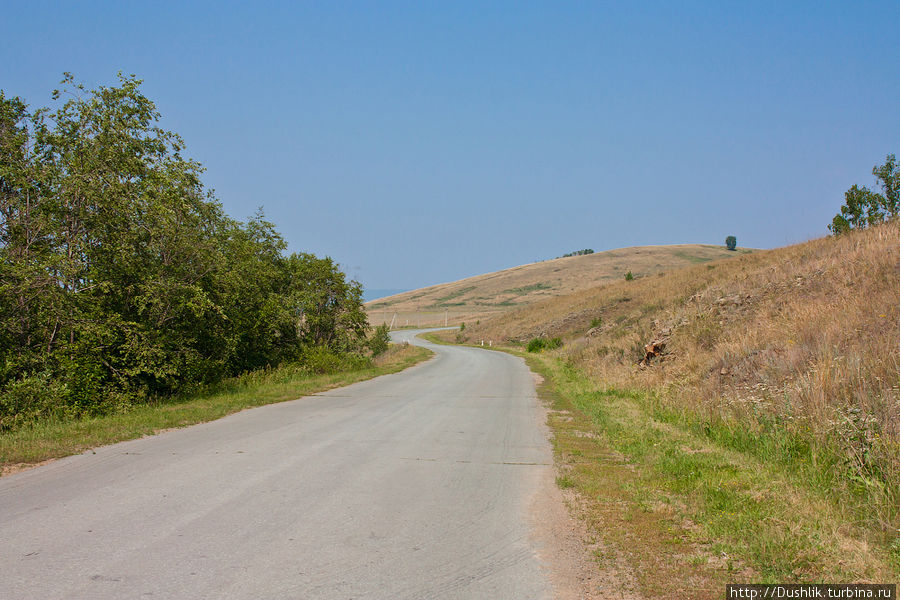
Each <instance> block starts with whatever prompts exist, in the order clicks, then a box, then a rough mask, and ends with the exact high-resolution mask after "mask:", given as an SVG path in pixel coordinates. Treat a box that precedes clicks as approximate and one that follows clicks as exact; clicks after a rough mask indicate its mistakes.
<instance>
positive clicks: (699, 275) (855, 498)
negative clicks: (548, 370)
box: [463, 222, 900, 564]
mask: <svg viewBox="0 0 900 600" xmlns="http://www.w3.org/2000/svg"><path fill="white" fill-rule="evenodd" d="M463 337H464V338H467V339H468V340H469V341H473V340H474V341H476V342H477V341H478V340H480V339H490V340H493V342H494V344H497V343H498V341H502V340H508V341H512V342H515V343H522V342H525V341H527V340H531V339H532V338H535V337H547V338H553V337H561V338H562V341H563V346H562V347H561V348H559V349H557V350H553V351H552V353H554V354H556V355H558V356H559V358H561V359H562V360H563V361H565V363H566V364H568V365H570V366H572V367H574V368H576V369H578V370H579V372H582V373H586V374H588V375H589V376H590V378H591V379H592V380H593V381H599V382H602V385H607V386H614V387H616V388H618V389H636V390H642V392H650V394H651V395H650V397H652V398H656V399H657V400H654V402H657V401H658V404H657V405H654V406H655V408H653V409H652V410H653V411H663V412H664V413H665V414H669V415H671V414H675V415H678V417H677V420H678V422H680V423H683V424H684V426H685V427H688V428H692V430H696V431H699V432H700V434H701V435H706V436H708V437H709V438H710V439H712V440H714V441H715V442H716V443H721V444H723V445H725V446H726V447H729V448H733V449H737V450H740V451H742V452H748V453H751V454H752V455H754V456H756V457H758V458H759V459H760V460H763V461H765V462H767V463H772V464H782V465H784V466H786V467H787V468H788V470H790V471H791V472H794V473H796V474H797V477H798V479H801V480H804V481H807V482H810V483H809V485H811V486H813V487H814V488H815V489H816V490H818V491H819V492H821V493H823V494H824V495H826V496H827V497H828V498H830V499H832V500H834V502H835V503H836V504H838V505H840V506H842V507H844V508H845V509H846V510H847V511H848V513H849V514H850V515H851V517H850V518H851V520H852V522H853V523H854V524H855V525H861V526H865V527H866V528H867V530H869V531H871V532H874V533H873V535H874V538H872V539H876V540H877V543H879V544H886V545H887V546H889V547H890V548H891V549H892V551H893V553H894V555H895V557H896V559H897V560H898V561H900V537H898V532H900V345H898V340H900V223H896V222H895V223H889V224H886V225H883V226H879V227H875V228H872V229H869V230H865V231H861V232H853V233H851V234H846V235H842V236H840V237H837V238H835V237H828V238H822V239H817V240H813V241H810V242H807V243H803V244H798V245H795V246H789V247H786V248H780V249H776V250H769V251H762V252H755V253H753V254H749V255H743V256H740V257H738V258H736V259H733V260H729V261H718V262H711V263H707V264H704V265H697V266H693V267H689V268H686V269H682V270H678V271H671V272H667V273H663V274H660V275H658V276H651V277H647V278H644V279H641V280H637V281H632V282H624V281H623V282H616V283H612V284H610V285H607V286H603V287H598V288H594V289H590V290H583V291H580V292H576V293H573V294H570V295H567V296H563V297H559V298H554V299H550V300H546V301H544V302H540V303H536V304H533V305H531V306H527V307H524V308H520V309H518V310H516V311H513V312H509V313H507V314H504V315H500V316H498V317H496V318H494V319H491V320H490V321H485V322H482V323H481V324H480V325H478V326H473V327H468V328H467V329H466V330H465V332H464V334H463ZM657 414H663V413H662V412H658V413H657ZM898 564H900V562H898Z"/></svg>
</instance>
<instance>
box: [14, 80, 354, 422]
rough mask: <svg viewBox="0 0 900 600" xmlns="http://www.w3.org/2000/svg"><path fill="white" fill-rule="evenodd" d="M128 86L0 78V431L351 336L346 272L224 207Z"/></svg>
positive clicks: (272, 362)
mask: <svg viewBox="0 0 900 600" xmlns="http://www.w3.org/2000/svg"><path fill="white" fill-rule="evenodd" d="M140 84H141V82H140V80H138V79H136V78H135V77H134V76H122V75H121V74H120V75H119V82H118V85H116V86H111V87H105V86H101V87H99V88H97V89H94V90H88V89H86V88H84V87H83V86H82V85H80V84H78V83H77V82H76V81H75V80H74V78H73V77H72V76H71V75H69V74H66V76H65V79H64V80H63V88H64V89H63V91H62V92H59V91H57V92H54V99H60V98H61V97H62V96H65V97H66V98H67V99H66V100H65V101H61V102H60V104H59V105H58V107H57V108H56V109H55V110H52V111H51V110H49V109H38V110H36V111H30V110H29V108H28V107H27V106H26V105H25V104H24V102H22V101H21V100H20V99H18V98H15V97H8V96H6V95H5V94H4V92H3V91H0V429H3V428H5V427H7V426H13V425H14V424H15V423H17V422H20V421H21V417H22V415H25V414H28V415H37V416H40V415H47V414H50V413H55V414H57V415H61V416H62V415H68V416H72V415H80V414H86V413H100V412H104V411H106V410H108V409H119V408H121V407H123V406H127V405H128V404H131V403H133V402H140V401H142V400H146V399H148V398H153V397H155V396H161V395H169V394H172V393H175V392H178V391H180V390H184V389H186V388H189V387H191V386H194V385H197V384H203V383H211V382H215V381H218V380H220V379H222V378H223V377H228V376H231V375H236V374H239V373H241V372H243V371H248V370H251V369H257V368H260V367H266V366H277V365H278V364H280V363H282V362H285V361H290V360H301V359H302V357H303V356H305V351H306V350H307V349H309V348H311V347H316V348H318V349H322V351H323V352H325V353H328V354H330V355H333V356H335V357H337V358H338V359H340V358H342V357H340V356H339V355H341V354H348V353H353V354H356V355H360V354H361V353H362V351H363V349H364V348H365V336H366V332H367V331H368V323H367V321H366V315H365V312H364V310H363V308H362V289H361V287H360V285H359V284H358V283H357V282H355V281H348V280H347V279H346V277H345V275H344V273H343V272H342V271H341V270H340V268H339V267H338V265H336V264H335V263H334V262H333V261H332V260H331V259H329V258H325V259H320V258H317V257H316V256H314V255H312V254H294V255H291V256H285V255H284V251H285V249H286V244H285V242H284V240H283V239H282V237H281V236H280V235H279V234H278V232H277V231H276V229H275V226H274V225H273V224H272V223H269V222H268V221H266V220H265V217H264V215H263V214H262V212H259V213H258V214H257V215H255V216H254V217H253V218H251V219H250V220H248V221H247V222H246V223H242V222H239V221H236V220H234V219H231V218H229V217H228V216H227V215H225V213H224V211H223V210H222V207H221V205H220V204H219V202H218V201H217V200H216V198H215V197H214V196H213V195H212V194H211V193H210V192H209V191H207V190H205V189H204V186H203V184H202V182H201V180H200V175H201V173H202V171H203V169H202V167H201V165H200V164H199V163H197V162H195V161H192V160H189V159H186V158H184V157H182V155H181V152H182V150H183V145H184V144H183V142H182V140H181V138H180V137H179V136H178V135H177V134H175V133H172V132H168V131H165V130H163V129H162V128H161V127H159V124H158V123H159V119H160V115H159V113H158V112H157V110H156V107H155V105H154V104H153V102H152V101H150V100H149V99H148V98H147V97H146V96H144V95H143V93H142V92H141V90H140ZM338 362H340V360H338ZM29 418H30V417H29ZM11 423H12V424H13V425H10V424H11Z"/></svg>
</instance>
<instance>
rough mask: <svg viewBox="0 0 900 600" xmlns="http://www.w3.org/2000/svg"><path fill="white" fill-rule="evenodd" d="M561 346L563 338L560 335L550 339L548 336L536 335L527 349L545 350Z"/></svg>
mask: <svg viewBox="0 0 900 600" xmlns="http://www.w3.org/2000/svg"><path fill="white" fill-rule="evenodd" d="M560 346H562V340H561V339H559V338H558V337H555V338H550V339H549V340H548V339H547V338H541V337H536V338H533V339H532V340H531V341H530V342H528V345H527V346H526V347H525V349H526V350H527V351H528V352H542V351H543V350H553V349H554V348H559V347H560Z"/></svg>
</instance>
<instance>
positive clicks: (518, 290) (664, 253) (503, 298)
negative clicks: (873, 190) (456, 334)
mask: <svg viewBox="0 0 900 600" xmlns="http://www.w3.org/2000/svg"><path fill="white" fill-rule="evenodd" d="M748 252H752V250H749V249H739V250H737V251H736V252H731V251H728V250H726V249H725V247H724V246H712V245H702V244H681V245H674V246H636V247H632V248H621V249H618V250H608V251H605V252H596V253H594V254H586V255H580V256H570V257H566V258H557V259H553V260H545V261H542V262H536V263H531V264H527V265H521V266H518V267H513V268H511V269H505V270H503V271H497V272H494V273H487V274H484V275H478V276H475V277H468V278H466V279H461V280H459V281H454V282H451V283H443V284H439V285H433V286H430V287H426V288H421V289H418V290H412V291H409V292H405V293H402V294H396V295H394V296H389V297H387V298H381V299H378V300H376V301H373V302H369V303H367V304H366V308H367V310H368V313H369V321H370V322H371V323H373V324H375V325H378V324H381V323H391V322H393V324H394V325H395V326H406V325H409V326H433V325H444V324H445V323H446V324H448V325H458V324H460V323H464V322H465V323H474V322H476V321H479V320H482V319H485V318H489V317H492V316H496V315H498V314H502V313H505V312H508V311H509V310H511V309H516V308H521V307H523V306H528V305H530V304H533V303H535V302H540V301H542V300H547V299H548V298H554V297H557V296H563V295H567V294H571V293H574V292H578V291H581V290H586V289H590V288H595V287H597V286H600V285H604V284H607V283H612V282H616V281H621V280H623V279H624V278H625V274H626V273H627V272H629V271H631V272H632V274H633V275H634V277H635V278H641V277H647V276H651V275H656V274H657V273H661V272H666V271H671V270H673V269H678V268H681V267H685V266H689V265H692V264H698V263H707V262H710V261H714V260H718V259H722V258H728V257H734V256H739V255H743V254H746V253H748Z"/></svg>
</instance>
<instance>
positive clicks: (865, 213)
mask: <svg viewBox="0 0 900 600" xmlns="http://www.w3.org/2000/svg"><path fill="white" fill-rule="evenodd" d="M872 175H874V176H875V182H876V183H877V184H878V186H879V187H880V188H881V193H878V192H873V191H872V190H870V189H869V188H867V187H865V186H863V187H859V186H858V185H854V186H853V187H851V188H850V189H849V190H847V191H846V192H845V193H844V205H843V206H841V212H839V213H838V214H836V215H835V216H834V219H832V220H831V224H830V225H829V226H828V229H829V231H831V233H833V234H835V235H838V234H841V233H846V232H848V231H850V230H851V229H863V228H865V227H868V226H870V225H876V224H878V223H883V222H884V221H888V220H891V219H894V218H896V217H897V214H898V213H900V165H898V164H897V157H896V156H894V155H893V154H888V155H887V158H885V161H884V164H883V165H876V166H875V167H873V168H872Z"/></svg>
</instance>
